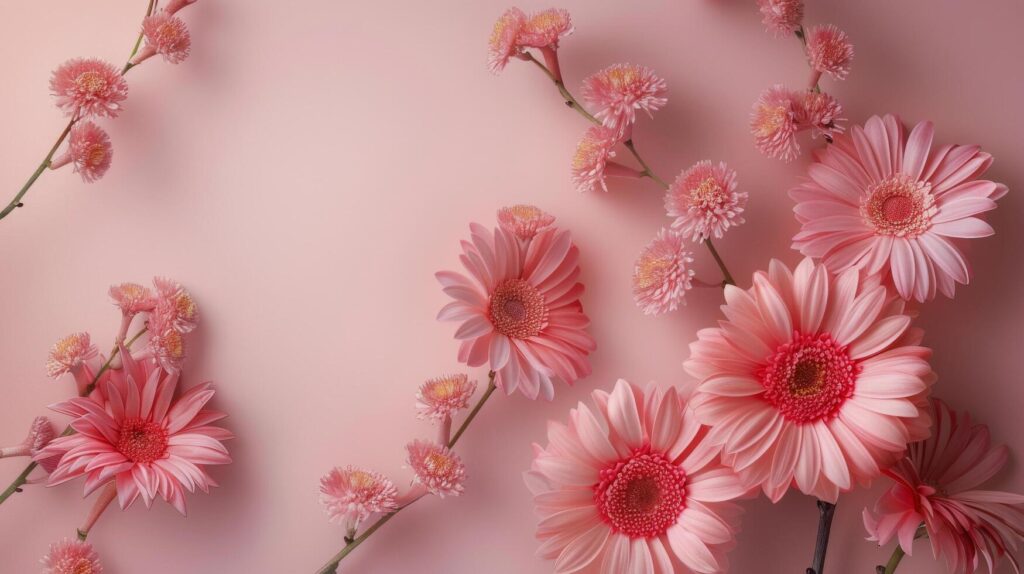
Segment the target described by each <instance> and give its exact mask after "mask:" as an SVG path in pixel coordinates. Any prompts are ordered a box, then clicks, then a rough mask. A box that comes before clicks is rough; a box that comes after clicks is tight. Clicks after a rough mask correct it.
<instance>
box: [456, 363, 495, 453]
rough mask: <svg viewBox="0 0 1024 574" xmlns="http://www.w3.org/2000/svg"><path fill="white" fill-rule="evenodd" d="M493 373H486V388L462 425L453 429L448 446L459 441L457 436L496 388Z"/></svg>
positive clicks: (471, 420)
mask: <svg viewBox="0 0 1024 574" xmlns="http://www.w3.org/2000/svg"><path fill="white" fill-rule="evenodd" d="M495 375H496V373H495V372H494V371H491V372H490V373H488V374H487V379H488V382H487V390H486V391H485V392H484V394H483V396H481V397H480V400H479V401H477V402H476V405H474V406H473V410H471V411H469V415H467V416H466V420H464V421H462V425H460V426H459V430H457V431H455V434H454V435H452V439H451V440H450V441H448V448H452V447H454V446H455V443H457V442H459V438H461V437H462V433H464V432H466V429H467V428H469V423H471V422H473V419H475V418H476V415H477V413H479V412H480V409H481V408H483V406H484V403H486V402H487V399H489V398H491V394H492V393H493V392H494V390H495V389H497V388H498V386H497V385H495V384H494V377H495Z"/></svg>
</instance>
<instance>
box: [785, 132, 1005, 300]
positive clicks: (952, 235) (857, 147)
mask: <svg viewBox="0 0 1024 574" xmlns="http://www.w3.org/2000/svg"><path fill="white" fill-rule="evenodd" d="M933 133H934V128H933V126H932V123H931V122H921V123H919V124H917V126H915V127H914V129H913V131H911V133H910V135H909V136H907V135H906V133H905V131H904V128H903V124H902V123H901V122H900V120H899V118H897V117H896V116H893V115H887V116H885V117H884V118H879V117H877V116H875V117H872V118H870V119H869V120H868V121H867V123H866V124H865V125H864V127H863V128H861V127H860V126H854V127H853V128H852V129H851V130H850V131H849V132H848V133H846V134H844V135H842V136H840V137H837V138H836V139H835V144H834V145H831V146H828V148H826V149H824V150H822V151H821V152H819V153H817V154H816V155H815V162H814V163H812V164H811V165H810V167H809V168H808V172H807V173H808V176H809V178H808V179H807V180H806V181H805V182H804V183H802V184H801V185H799V186H797V187H796V188H794V189H793V190H791V191H790V192H789V196H790V197H791V198H793V200H794V201H796V206H795V207H794V208H793V210H794V211H795V212H796V218H797V220H798V221H799V222H800V223H801V224H802V225H803V227H802V228H801V231H800V232H799V233H797V234H796V236H794V237H793V248H794V249H798V250H800V252H801V253H803V254H804V255H807V256H810V257H816V258H821V259H822V261H824V262H825V263H826V264H827V265H828V267H829V269H832V270H833V271H835V272H840V271H843V270H844V269H849V268H851V267H860V268H863V269H865V270H866V271H867V273H869V274H871V275H874V274H878V273H881V274H883V275H884V276H886V277H888V278H891V280H892V282H893V283H894V285H895V287H896V290H897V291H899V294H900V296H902V297H903V298H904V299H916V300H917V301H927V300H930V299H932V298H934V297H935V293H936V291H939V292H941V293H943V294H944V295H946V296H947V297H952V296H953V294H954V291H955V288H956V284H957V283H960V284H964V285H965V284H967V282H968V281H969V279H970V273H969V267H968V265H967V261H966V259H965V258H964V255H963V254H962V253H961V252H960V250H959V249H958V248H957V246H956V245H955V243H954V242H955V241H957V240H959V239H973V238H977V237H987V236H989V235H992V234H993V233H995V231H993V229H992V227H991V226H990V225H989V224H988V223H985V222H984V221H983V220H982V219H981V218H980V217H979V216H980V215H981V214H982V213H984V212H986V211H990V210H992V209H995V208H996V202H995V200H997V199H999V198H1001V197H1002V196H1003V195H1005V194H1006V192H1007V188H1006V186H1005V185H1002V184H999V183H993V182H991V181H986V180H980V179H978V177H979V176H981V175H982V174H983V173H984V172H985V170H987V169H988V167H989V166H990V165H991V164H992V156H990V155H989V154H987V153H985V152H982V151H981V150H980V148H979V147H978V146H973V145H972V146H963V145H944V146H941V147H937V148H935V149H933V146H932V137H933Z"/></svg>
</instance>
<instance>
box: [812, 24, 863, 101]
mask: <svg viewBox="0 0 1024 574" xmlns="http://www.w3.org/2000/svg"><path fill="white" fill-rule="evenodd" d="M807 58H808V60H810V64H811V68H812V69H814V71H815V72H816V73H817V75H816V77H815V78H814V79H813V81H812V82H811V85H812V86H813V85H815V84H817V83H818V79H817V76H820V75H821V74H823V73H825V74H831V75H832V77H834V78H835V79H837V80H845V79H846V76H847V75H848V74H849V73H850V62H852V61H853V44H852V43H850V38H849V37H848V36H847V35H846V32H843V31H842V30H840V29H839V28H838V27H837V26H834V25H832V24H828V25H825V26H815V27H813V28H811V30H810V32H808V34H807Z"/></svg>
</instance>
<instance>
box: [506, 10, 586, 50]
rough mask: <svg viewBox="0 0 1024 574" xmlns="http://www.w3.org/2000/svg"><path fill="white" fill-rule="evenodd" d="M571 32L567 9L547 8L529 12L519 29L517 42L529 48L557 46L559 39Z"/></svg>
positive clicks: (570, 20) (570, 19) (570, 21)
mask: <svg viewBox="0 0 1024 574" xmlns="http://www.w3.org/2000/svg"><path fill="white" fill-rule="evenodd" d="M572 33H573V27H572V18H571V17H570V16H569V11H568V10H562V9H561V8H549V9H547V10H542V11H540V12H536V13H534V14H530V16H529V17H528V18H527V19H526V21H525V22H524V23H523V27H522V29H521V30H520V31H519V38H518V40H517V42H518V44H519V45H520V46H526V47H530V48H548V47H551V48H558V42H559V40H561V39H562V38H565V37H566V36H568V35H570V34H572Z"/></svg>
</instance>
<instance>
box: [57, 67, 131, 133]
mask: <svg viewBox="0 0 1024 574" xmlns="http://www.w3.org/2000/svg"><path fill="white" fill-rule="evenodd" d="M50 92H52V93H53V95H54V96H55V97H56V98H57V107H58V108H60V109H61V110H63V111H64V113H65V114H67V115H69V116H71V117H76V118H81V117H86V116H97V117H103V116H106V117H111V118H115V117H117V114H119V113H120V112H121V109H122V107H121V102H123V101H124V100H125V98H127V97H128V83H127V82H125V81H124V77H123V76H121V73H120V72H118V70H117V68H115V67H114V66H112V65H110V64H108V63H107V62H104V61H103V60H99V59H96V58H75V59H72V60H68V61H67V62H64V63H63V64H61V65H60V67H59V68H57V69H56V70H54V72H53V75H52V76H51V77H50Z"/></svg>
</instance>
